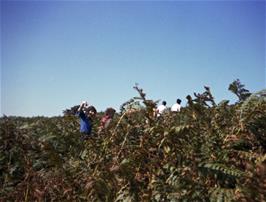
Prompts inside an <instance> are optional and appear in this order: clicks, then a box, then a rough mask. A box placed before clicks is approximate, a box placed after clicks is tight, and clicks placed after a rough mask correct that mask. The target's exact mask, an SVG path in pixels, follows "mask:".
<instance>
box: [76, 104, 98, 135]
mask: <svg viewBox="0 0 266 202" xmlns="http://www.w3.org/2000/svg"><path fill="white" fill-rule="evenodd" d="M96 113H97V110H96V109H95V107H94V106H89V105H88V103H87V102H85V101H83V102H81V104H80V106H79V108H78V110H77V116H78V117H79V118H80V132H81V134H82V136H81V139H82V140H85V139H88V137H90V136H91V131H92V119H93V117H94V116H95V115H96Z"/></svg>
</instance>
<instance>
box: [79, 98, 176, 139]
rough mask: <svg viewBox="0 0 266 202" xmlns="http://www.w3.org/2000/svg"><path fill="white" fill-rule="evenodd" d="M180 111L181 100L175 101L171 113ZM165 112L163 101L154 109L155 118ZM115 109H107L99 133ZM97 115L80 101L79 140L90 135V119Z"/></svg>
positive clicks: (93, 109)
mask: <svg viewBox="0 0 266 202" xmlns="http://www.w3.org/2000/svg"><path fill="white" fill-rule="evenodd" d="M180 109H181V100H180V99H177V100H176V103H175V104H173V105H172V107H171V109H170V110H171V111H172V112H179V111H180ZM166 110H167V106H166V101H163V102H162V104H161V105H159V106H158V107H157V109H156V116H157V117H160V116H161V115H162V114H163V113H164V112H165V111H166ZM115 112H116V111H115V109H113V108H111V107H110V108H107V109H106V110H105V113H104V115H103V117H102V118H101V121H100V126H99V128H98V129H99V131H100V132H101V131H103V130H104V129H106V128H107V127H108V126H109V124H110V122H111V120H112V119H113V117H114V115H115ZM96 114H97V110H96V108H95V107H94V106H90V105H88V103H87V102H86V101H82V102H81V104H80V106H79V108H78V110H77V113H76V115H77V116H78V117H79V119H80V132H81V134H82V136H81V139H82V140H85V139H88V138H89V137H90V136H91V134H92V119H93V118H94V117H95V115H96Z"/></svg>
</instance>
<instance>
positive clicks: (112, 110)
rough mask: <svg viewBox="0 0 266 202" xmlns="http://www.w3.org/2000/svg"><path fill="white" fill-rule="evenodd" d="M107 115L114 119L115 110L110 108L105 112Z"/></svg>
mask: <svg viewBox="0 0 266 202" xmlns="http://www.w3.org/2000/svg"><path fill="white" fill-rule="evenodd" d="M105 115H108V116H109V117H111V118H113V116H114V115H115V109H114V108H112V107H109V108H107V109H106V110H105Z"/></svg>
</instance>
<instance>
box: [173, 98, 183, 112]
mask: <svg viewBox="0 0 266 202" xmlns="http://www.w3.org/2000/svg"><path fill="white" fill-rule="evenodd" d="M180 104H181V100H180V99H177V100H176V103H175V104H173V106H172V107H171V112H180V109H181V105H180Z"/></svg>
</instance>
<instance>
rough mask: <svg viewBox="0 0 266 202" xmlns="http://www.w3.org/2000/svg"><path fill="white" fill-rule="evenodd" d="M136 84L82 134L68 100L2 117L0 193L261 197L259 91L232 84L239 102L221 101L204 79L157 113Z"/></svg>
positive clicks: (263, 162)
mask: <svg viewBox="0 0 266 202" xmlns="http://www.w3.org/2000/svg"><path fill="white" fill-rule="evenodd" d="M134 89H135V90H137V92H138V94H139V96H138V97H134V98H132V99H131V100H129V101H128V102H126V103H124V104H123V105H122V106H121V114H117V115H116V116H115V117H114V119H113V121H112V123H111V125H110V127H109V129H108V130H102V131H97V128H98V125H99V121H96V122H94V133H95V135H94V136H93V137H92V138H91V139H89V140H86V141H82V140H81V139H80V134H79V131H78V129H79V123H78V119H77V117H75V116H74V114H75V110H76V108H75V107H76V106H74V107H72V108H70V109H67V110H65V111H64V116H63V117H53V118H45V117H33V118H23V117H2V118H1V119H0V124H1V134H0V140H1V144H0V200H1V201H22V200H24V201H117V202H118V201H265V200H266V193H265V190H266V154H265V148H266V147H265V146H266V143H265V140H266V138H265V137H266V131H265V129H266V116H265V115H266V93H265V92H266V91H265V90H263V91H261V92H258V93H254V94H251V95H249V96H247V95H248V93H247V91H246V90H244V89H243V86H242V85H240V82H235V83H233V84H231V87H230V89H231V90H234V92H235V93H237V95H238V96H239V98H240V101H239V102H237V103H235V104H233V105H229V102H228V101H222V102H220V103H218V104H216V102H215V101H214V98H213V96H212V93H211V90H210V88H209V87H205V91H204V92H203V93H194V96H195V98H192V97H191V96H187V100H188V101H187V106H186V107H184V108H182V109H181V112H179V113H171V112H166V113H165V114H163V115H162V116H161V117H159V118H157V117H156V116H155V115H154V108H155V107H156V105H157V101H155V102H154V101H152V100H149V99H147V98H146V94H145V93H144V92H143V90H142V89H140V88H139V87H138V85H136V86H134ZM241 89H242V90H241ZM101 116H103V113H100V114H98V118H99V119H100V118H101Z"/></svg>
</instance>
